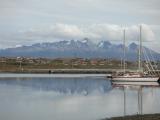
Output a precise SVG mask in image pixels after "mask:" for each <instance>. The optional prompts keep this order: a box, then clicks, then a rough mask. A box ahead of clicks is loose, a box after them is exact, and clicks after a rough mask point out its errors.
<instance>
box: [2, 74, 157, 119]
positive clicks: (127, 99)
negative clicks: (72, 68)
mask: <svg viewBox="0 0 160 120" xmlns="http://www.w3.org/2000/svg"><path fill="white" fill-rule="evenodd" d="M4 76H5V78H4ZM23 76H25V77H23ZM48 76H49V75H48ZM48 76H47V75H44V76H43V75H40V76H38V75H37V77H36V75H31V74H27V75H17V74H1V75H0V120H97V119H101V118H105V117H112V116H123V115H124V114H128V115H130V114H137V113H139V112H140V111H141V112H142V113H159V112H160V102H159V100H160V88H159V85H158V83H149V84H152V85H153V86H148V85H142V84H139V83H138V84H139V85H127V83H125V85H122V84H119V83H118V84H117V83H111V82H110V81H109V80H107V79H106V78H105V77H104V75H98V76H97V75H93V76H89V75H73V76H72V75H67V76H66V75H63V74H61V75H52V77H51V76H49V77H48ZM6 77H7V78H6ZM134 84H136V83H134Z"/></svg>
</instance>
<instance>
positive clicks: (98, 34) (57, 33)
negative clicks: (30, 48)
mask: <svg viewBox="0 0 160 120" xmlns="http://www.w3.org/2000/svg"><path fill="white" fill-rule="evenodd" d="M159 6H160V0H0V43H1V44H0V48H7V47H15V46H17V45H21V44H23V45H31V44H33V43H36V42H46V41H48V42H54V41H57V40H70V39H79V40H80V39H83V38H84V37H88V38H89V39H91V40H92V41H93V42H98V41H99V40H110V41H118V40H121V37H122V29H121V28H122V26H123V27H125V28H126V31H127V38H128V40H137V37H138V26H139V24H143V39H144V40H145V41H152V42H147V44H146V45H147V46H148V47H150V48H152V49H154V50H156V51H160V47H159V46H160V39H159V37H160V7H159ZM151 43H152V44H151Z"/></svg>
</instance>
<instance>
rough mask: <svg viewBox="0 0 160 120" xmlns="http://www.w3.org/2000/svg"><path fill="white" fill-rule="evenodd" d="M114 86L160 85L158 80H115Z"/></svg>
mask: <svg viewBox="0 0 160 120" xmlns="http://www.w3.org/2000/svg"><path fill="white" fill-rule="evenodd" d="M112 86H113V87H123V86H132V87H134V86H144V87H160V84H159V83H158V82H119V81H113V82H112Z"/></svg>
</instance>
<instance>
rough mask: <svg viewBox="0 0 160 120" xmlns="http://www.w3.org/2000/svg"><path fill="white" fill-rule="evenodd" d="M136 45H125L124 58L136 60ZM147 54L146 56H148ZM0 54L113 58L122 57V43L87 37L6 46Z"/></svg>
mask: <svg viewBox="0 0 160 120" xmlns="http://www.w3.org/2000/svg"><path fill="white" fill-rule="evenodd" d="M143 48H145V51H146V53H149V55H150V56H151V57H152V58H154V59H156V60H160V54H159V53H157V52H155V51H153V50H151V49H149V48H147V47H143ZM137 49H138V45H137V44H136V43H134V42H133V43H131V44H129V45H128V46H126V56H127V57H126V59H128V60H136V59H137V53H138V50H137ZM149 55H148V56H149ZM0 56H3V57H18V56H24V57H47V58H65V57H81V58H115V59H121V58H122V57H123V44H113V43H111V42H109V41H100V42H99V43H97V44H95V43H93V42H91V41H90V40H89V39H87V38H85V39H83V40H81V41H80V40H70V41H66V40H64V41H59V42H52V43H51V42H45V43H36V44H33V45H30V46H20V47H16V48H7V49H1V50H0Z"/></svg>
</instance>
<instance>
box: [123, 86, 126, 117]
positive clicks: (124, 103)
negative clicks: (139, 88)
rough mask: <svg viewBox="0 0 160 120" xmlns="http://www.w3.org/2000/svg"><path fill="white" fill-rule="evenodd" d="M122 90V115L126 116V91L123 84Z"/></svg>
mask: <svg viewBox="0 0 160 120" xmlns="http://www.w3.org/2000/svg"><path fill="white" fill-rule="evenodd" d="M123 91H124V116H126V91H125V86H124V87H123Z"/></svg>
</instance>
